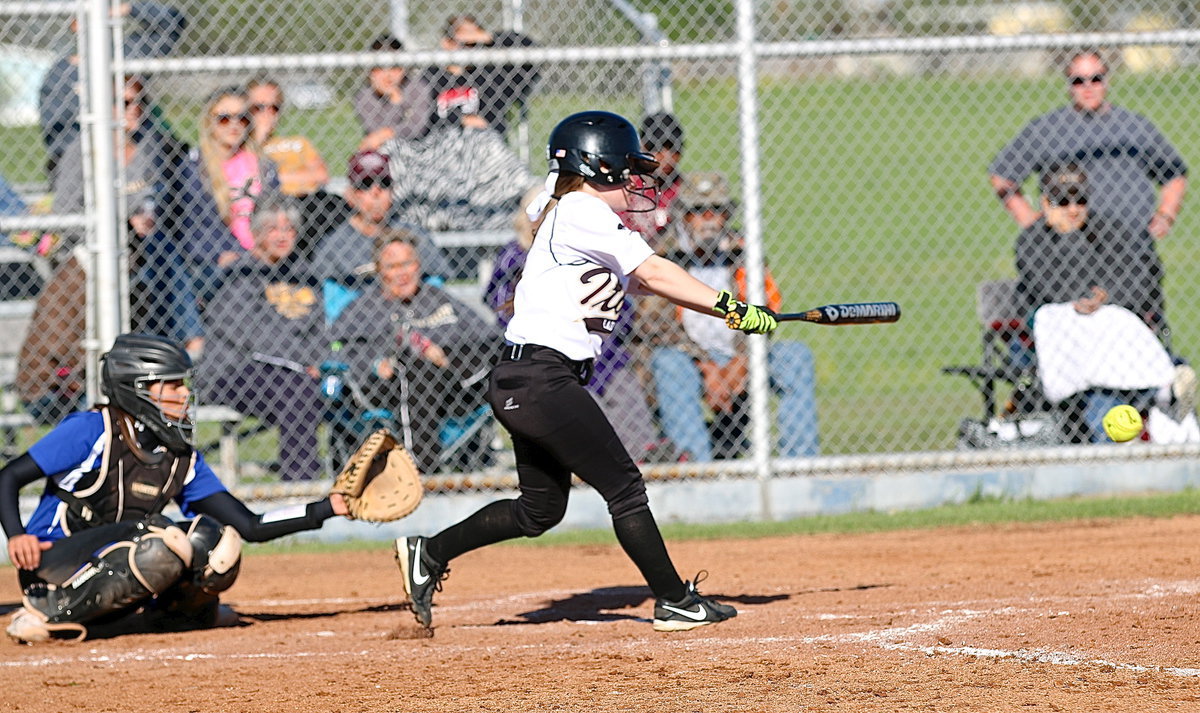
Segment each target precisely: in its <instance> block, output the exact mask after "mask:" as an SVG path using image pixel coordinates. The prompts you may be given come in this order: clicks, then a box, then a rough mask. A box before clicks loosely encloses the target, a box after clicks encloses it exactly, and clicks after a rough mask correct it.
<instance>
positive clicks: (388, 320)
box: [331, 233, 501, 473]
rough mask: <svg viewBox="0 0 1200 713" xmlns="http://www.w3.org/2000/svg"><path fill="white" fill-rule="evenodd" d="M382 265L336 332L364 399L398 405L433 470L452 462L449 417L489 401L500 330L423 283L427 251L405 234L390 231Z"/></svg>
mask: <svg viewBox="0 0 1200 713" xmlns="http://www.w3.org/2000/svg"><path fill="white" fill-rule="evenodd" d="M376 268H377V273H378V279H377V281H376V284H375V285H373V286H372V287H370V288H369V289H368V290H367V291H366V292H365V293H364V294H363V295H362V296H361V297H359V298H358V299H356V300H355V301H354V302H352V303H350V305H349V306H348V307H346V308H345V310H343V311H342V313H341V314H340V315H339V316H338V318H337V320H336V321H335V322H334V323H333V326H332V327H331V335H332V337H333V339H334V340H335V343H340V344H341V351H340V356H341V358H342V359H344V360H345V361H346V362H347V363H348V364H349V365H350V376H351V378H352V379H354V380H355V381H356V382H357V383H358V385H359V386H361V390H362V393H363V395H364V396H365V398H366V400H367V401H368V402H369V403H368V404H360V406H364V407H367V408H376V409H383V408H386V409H388V410H390V411H391V412H392V413H393V414H394V415H395V421H396V422H395V427H396V431H397V432H398V433H400V434H401V437H402V440H403V441H404V445H405V447H406V448H407V449H408V450H409V452H410V453H412V455H413V458H414V459H415V460H416V462H417V467H419V468H420V469H421V471H422V472H425V473H431V472H434V471H437V470H439V469H441V467H442V466H443V465H446V464H444V463H443V462H442V460H443V459H442V444H441V441H440V437H441V433H442V430H443V428H444V427H445V426H446V425H447V419H448V418H450V417H467V416H471V415H472V414H474V413H475V412H476V411H477V410H478V409H479V408H480V407H481V406H483V404H484V398H483V392H484V389H485V388H486V386H487V375H488V372H489V370H490V369H491V357H492V355H493V354H495V353H496V351H497V350H498V348H499V345H500V339H501V336H500V330H499V328H498V327H496V325H495V324H493V323H492V322H491V320H485V319H484V318H483V317H482V316H481V315H480V314H479V313H477V312H476V311H475V310H473V309H471V308H470V307H468V306H467V305H465V304H463V303H462V302H460V301H458V300H456V299H455V298H454V297H452V296H451V295H450V294H449V293H448V292H446V291H445V290H442V289H441V288H439V287H434V286H432V285H429V284H425V283H423V282H422V281H421V260H420V257H419V256H418V254H417V251H416V248H415V246H414V245H413V244H412V242H411V241H410V240H408V239H406V238H405V237H404V235H403V234H395V233H390V234H387V235H386V236H385V237H384V240H383V244H382V245H381V247H380V249H379V251H378V253H377V254H376ZM468 455H470V454H468ZM468 460H470V459H468Z"/></svg>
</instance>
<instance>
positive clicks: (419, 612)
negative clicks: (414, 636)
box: [393, 536, 450, 629]
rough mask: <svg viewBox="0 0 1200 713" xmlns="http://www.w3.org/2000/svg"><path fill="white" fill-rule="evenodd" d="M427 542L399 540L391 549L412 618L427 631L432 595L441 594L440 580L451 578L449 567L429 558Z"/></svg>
mask: <svg viewBox="0 0 1200 713" xmlns="http://www.w3.org/2000/svg"><path fill="white" fill-rule="evenodd" d="M428 542H429V538H428V537H419V536H415V537H398V538H396V543H395V545H394V547H393V549H394V551H395V554H396V564H398V565H400V575H401V576H402V577H403V578H404V593H405V594H407V595H408V601H409V603H410V605H411V606H412V612H413V616H415V617H416V618H417V621H418V622H420V624H421V626H423V627H425V628H426V629H428V628H430V626H431V625H432V623H433V593H434V592H438V591H441V589H442V580H444V579H445V578H446V576H447V575H448V574H450V569H449V568H448V567H446V566H445V565H443V564H440V563H438V562H434V561H433V559H432V558H430V557H429V553H428V552H426V551H425V546H426V544H427V543H428Z"/></svg>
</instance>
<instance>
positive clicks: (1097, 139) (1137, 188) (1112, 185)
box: [988, 50, 1187, 239]
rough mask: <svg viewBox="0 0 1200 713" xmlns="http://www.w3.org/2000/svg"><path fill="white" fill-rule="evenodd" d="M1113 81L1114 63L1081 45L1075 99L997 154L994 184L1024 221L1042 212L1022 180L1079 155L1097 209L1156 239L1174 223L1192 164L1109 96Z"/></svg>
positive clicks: (1073, 76)
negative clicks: (1110, 64) (1027, 194)
mask: <svg viewBox="0 0 1200 713" xmlns="http://www.w3.org/2000/svg"><path fill="white" fill-rule="evenodd" d="M1109 81H1110V73H1109V69H1108V66H1107V65H1106V64H1105V63H1104V60H1103V59H1102V58H1101V57H1100V55H1099V54H1098V53H1097V52H1095V51H1092V50H1087V51H1081V52H1078V53H1076V54H1075V55H1074V56H1073V57H1072V58H1071V60H1070V62H1068V63H1067V68H1066V84H1067V91H1068V93H1069V95H1070V97H1071V103H1070V104H1069V105H1068V106H1064V107H1061V108H1059V109H1055V110H1054V111H1051V112H1050V113H1048V114H1044V115H1042V116H1040V117H1038V118H1036V119H1034V120H1033V121H1031V122H1029V123H1028V124H1027V125H1026V126H1025V127H1024V128H1023V129H1022V130H1021V132H1020V133H1019V134H1017V136H1016V138H1014V139H1013V140H1012V141H1010V142H1009V143H1008V145H1007V146H1005V147H1004V148H1003V149H1001V150H1000V153H998V154H997V155H996V157H995V159H993V160H992V163H991V166H989V168H988V172H989V173H990V174H991V183H992V188H993V189H994V190H995V192H996V196H997V197H998V198H999V199H1000V202H1001V203H1002V204H1003V206H1004V209H1005V210H1006V211H1008V213H1009V214H1010V215H1011V216H1012V217H1013V220H1015V221H1016V222H1017V224H1018V225H1019V226H1021V227H1022V228H1025V227H1028V226H1030V225H1032V224H1033V223H1034V221H1036V220H1037V218H1038V215H1039V213H1038V211H1037V210H1036V208H1035V207H1034V206H1033V205H1031V204H1030V202H1029V201H1028V200H1027V199H1026V198H1025V196H1024V195H1022V193H1021V184H1023V183H1024V182H1025V180H1026V179H1027V178H1029V176H1030V175H1032V174H1033V173H1043V172H1044V171H1045V170H1046V167H1047V166H1049V165H1050V164H1053V163H1063V162H1075V163H1078V165H1079V167H1080V168H1082V169H1083V170H1084V171H1086V172H1087V175H1088V181H1089V183H1090V186H1091V189H1090V199H1091V204H1090V206H1089V210H1090V211H1091V212H1092V213H1093V214H1094V215H1097V216H1104V217H1106V218H1112V219H1115V220H1119V221H1121V222H1122V223H1124V224H1125V225H1127V226H1129V227H1130V228H1133V229H1135V230H1137V231H1141V230H1144V231H1145V233H1138V234H1144V235H1149V236H1152V237H1153V238H1155V239H1157V238H1162V237H1164V236H1166V235H1167V234H1168V233H1169V232H1170V231H1171V229H1172V228H1173V227H1174V225H1175V221H1176V219H1177V218H1178V217H1179V211H1180V209H1181V207H1182V205H1183V196H1184V193H1185V191H1186V189H1187V165H1186V164H1185V163H1184V160H1183V157H1182V156H1180V154H1179V152H1178V151H1177V150H1176V149H1175V147H1174V146H1172V145H1171V143H1170V142H1169V141H1167V139H1166V137H1164V136H1163V135H1162V133H1161V132H1160V131H1159V130H1158V128H1157V127H1155V126H1154V124H1153V123H1151V122H1150V120H1149V119H1147V118H1145V117H1143V116H1140V115H1138V114H1135V113H1133V112H1131V111H1129V110H1127V109H1123V108H1121V107H1119V106H1115V105H1113V104H1112V103H1111V102H1109V101H1108V87H1109ZM1158 188H1161V190H1157V189H1158Z"/></svg>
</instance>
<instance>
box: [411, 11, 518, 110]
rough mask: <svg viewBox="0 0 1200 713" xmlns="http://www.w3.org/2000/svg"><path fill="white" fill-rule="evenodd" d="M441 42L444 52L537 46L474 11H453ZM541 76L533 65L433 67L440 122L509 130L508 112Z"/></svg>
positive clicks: (430, 75) (430, 80)
mask: <svg viewBox="0 0 1200 713" xmlns="http://www.w3.org/2000/svg"><path fill="white" fill-rule="evenodd" d="M441 46H442V49H444V50H461V49H468V48H470V49H474V48H476V47H480V48H484V47H533V46H534V42H533V40H532V39H530V38H529V37H526V36H525V35H523V34H521V33H520V32H513V31H504V32H491V31H489V30H487V29H485V28H484V27H483V26H482V25H480V24H479V21H478V20H476V19H475V17H474V16H473V15H451V16H450V19H448V20H447V21H446V27H445V32H444V33H443V35H442V39H441ZM538 76H539V75H538V70H537V67H536V66H534V65H532V64H522V65H519V66H518V65H513V64H504V65H495V64H482V65H450V66H448V67H436V68H433V69H431V70H429V71H428V72H427V74H426V80H427V82H428V84H429V86H430V87H432V89H433V94H434V97H435V98H436V102H437V103H436V108H437V120H438V121H443V122H449V123H462V124H464V125H465V126H469V127H471V128H475V129H495V130H496V131H498V132H499V133H500V134H504V133H505V132H506V131H507V130H508V114H509V111H510V110H511V109H512V107H513V106H514V105H517V104H523V103H524V102H525V100H526V99H528V97H529V94H530V92H532V91H533V87H534V85H535V84H536V83H537V80H538Z"/></svg>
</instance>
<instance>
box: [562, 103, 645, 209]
mask: <svg viewBox="0 0 1200 713" xmlns="http://www.w3.org/2000/svg"><path fill="white" fill-rule="evenodd" d="M546 159H547V160H548V161H549V163H550V170H551V171H558V172H559V173H575V174H578V175H580V176H583V177H584V179H585V180H587V181H588V183H591V184H593V185H596V186H598V187H612V186H620V187H622V188H623V189H624V190H625V193H626V194H627V196H628V201H627V202H628V205H629V208H628V211H629V212H630V213H644V212H647V211H651V210H654V209H655V208H656V207H657V206H658V182H657V180H656V179H655V178H654V170H655V169H656V168H658V161H655V160H654V157H653V156H651V155H650V154H648V153H645V152H644V151H642V144H641V140H640V139H639V138H638V133H637V129H635V128H634V127H633V124H631V123H629V120H628V119H626V118H625V117H623V116H619V115H617V114H613V113H611V112H607V111H583V112H579V113H578V114H572V115H570V116H568V117H567V118H565V119H563V120H562V121H560V122H559V123H558V126H556V127H554V130H553V131H551V132H550V141H549V142H548V143H547V145H546Z"/></svg>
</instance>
